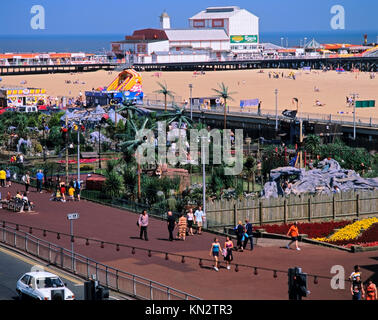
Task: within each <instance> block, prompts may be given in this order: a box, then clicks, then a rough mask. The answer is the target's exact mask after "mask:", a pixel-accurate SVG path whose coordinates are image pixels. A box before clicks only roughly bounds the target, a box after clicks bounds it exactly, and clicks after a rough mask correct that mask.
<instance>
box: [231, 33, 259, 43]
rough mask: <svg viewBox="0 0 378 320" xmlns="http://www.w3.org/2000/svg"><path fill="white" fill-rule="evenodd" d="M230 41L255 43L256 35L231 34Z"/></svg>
mask: <svg viewBox="0 0 378 320" xmlns="http://www.w3.org/2000/svg"><path fill="white" fill-rule="evenodd" d="M230 42H231V43H257V35H249V36H236V35H234V36H231V37H230Z"/></svg>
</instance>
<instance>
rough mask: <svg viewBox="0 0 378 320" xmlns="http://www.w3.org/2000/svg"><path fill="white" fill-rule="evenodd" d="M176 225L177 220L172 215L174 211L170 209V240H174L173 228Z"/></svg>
mask: <svg viewBox="0 0 378 320" xmlns="http://www.w3.org/2000/svg"><path fill="white" fill-rule="evenodd" d="M175 226H176V220H175V218H174V216H173V215H172V211H168V232H169V241H173V240H174V239H173V230H174V229H175Z"/></svg>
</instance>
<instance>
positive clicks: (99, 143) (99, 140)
mask: <svg viewBox="0 0 378 320" xmlns="http://www.w3.org/2000/svg"><path fill="white" fill-rule="evenodd" d="M98 168H99V169H101V122H100V123H99V124H98Z"/></svg>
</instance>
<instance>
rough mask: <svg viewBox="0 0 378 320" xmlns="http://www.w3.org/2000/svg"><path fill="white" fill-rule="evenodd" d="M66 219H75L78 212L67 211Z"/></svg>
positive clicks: (77, 217) (77, 216)
mask: <svg viewBox="0 0 378 320" xmlns="http://www.w3.org/2000/svg"><path fill="white" fill-rule="evenodd" d="M67 219H68V220H76V219H79V214H78V213H69V214H67Z"/></svg>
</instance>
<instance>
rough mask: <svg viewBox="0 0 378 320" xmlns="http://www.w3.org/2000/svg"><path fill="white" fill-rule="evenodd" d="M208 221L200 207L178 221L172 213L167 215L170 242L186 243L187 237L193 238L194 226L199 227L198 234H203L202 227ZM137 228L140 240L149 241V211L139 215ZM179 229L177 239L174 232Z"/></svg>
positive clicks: (169, 212)
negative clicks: (179, 241) (180, 241)
mask: <svg viewBox="0 0 378 320" xmlns="http://www.w3.org/2000/svg"><path fill="white" fill-rule="evenodd" d="M205 220H206V217H205V214H204V212H203V210H202V207H201V206H199V207H198V208H197V210H196V211H195V212H194V213H193V209H191V208H190V209H189V210H188V211H187V213H186V214H184V213H182V214H181V215H180V217H179V219H178V221H176V218H175V217H174V216H173V213H172V211H168V213H167V227H168V234H169V236H168V240H169V241H173V240H182V241H185V239H186V237H187V236H193V235H194V232H193V226H194V224H196V226H197V234H198V235H201V234H202V227H203V224H204V222H205ZM137 226H138V227H139V238H140V239H141V240H143V239H144V240H145V241H148V234H147V228H148V213H147V210H143V212H142V213H141V214H140V215H139V218H138V221H137ZM176 227H177V237H175V236H174V234H173V232H174V230H175V228H176Z"/></svg>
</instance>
